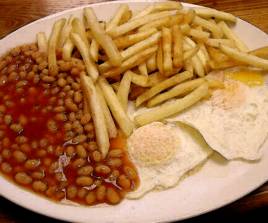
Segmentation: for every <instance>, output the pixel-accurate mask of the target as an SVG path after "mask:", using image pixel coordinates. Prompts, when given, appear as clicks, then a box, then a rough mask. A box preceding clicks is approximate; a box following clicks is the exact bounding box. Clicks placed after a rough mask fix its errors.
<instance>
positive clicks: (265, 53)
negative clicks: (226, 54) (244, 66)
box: [249, 46, 268, 59]
mask: <svg viewBox="0 0 268 223" xmlns="http://www.w3.org/2000/svg"><path fill="white" fill-rule="evenodd" d="M249 53H250V54H252V55H255V56H257V57H261V58H263V59H268V46H264V47H261V48H258V49H255V50H253V51H250V52H249Z"/></svg>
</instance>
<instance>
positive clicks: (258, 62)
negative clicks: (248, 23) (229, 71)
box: [220, 45, 268, 70]
mask: <svg viewBox="0 0 268 223" xmlns="http://www.w3.org/2000/svg"><path fill="white" fill-rule="evenodd" d="M220 49H221V51H222V52H223V53H225V54H226V55H228V56H229V57H230V58H232V59H234V60H236V61H239V62H241V63H244V64H248V65H251V66H253V67H257V68H261V69H264V70H268V60H267V59H262V58H260V57H257V56H254V55H251V54H248V53H244V52H239V51H238V50H236V49H233V48H231V47H228V46H224V45H220Z"/></svg>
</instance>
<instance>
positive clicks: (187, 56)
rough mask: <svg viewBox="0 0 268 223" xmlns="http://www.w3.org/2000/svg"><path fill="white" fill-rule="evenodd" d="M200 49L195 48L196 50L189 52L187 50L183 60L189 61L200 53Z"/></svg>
mask: <svg viewBox="0 0 268 223" xmlns="http://www.w3.org/2000/svg"><path fill="white" fill-rule="evenodd" d="M199 49H200V47H199V46H195V47H194V48H191V49H189V50H186V51H185V52H184V53H183V60H184V61H186V60H189V59H190V58H192V57H193V56H194V55H196V53H197V52H198V51H199Z"/></svg>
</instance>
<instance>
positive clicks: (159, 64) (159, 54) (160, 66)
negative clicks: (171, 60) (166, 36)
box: [156, 41, 164, 74]
mask: <svg viewBox="0 0 268 223" xmlns="http://www.w3.org/2000/svg"><path fill="white" fill-rule="evenodd" d="M162 45H163V44H162V41H161V42H159V44H158V50H157V54H156V64H157V68H158V70H159V72H160V73H161V74H164V67H163V46H162Z"/></svg>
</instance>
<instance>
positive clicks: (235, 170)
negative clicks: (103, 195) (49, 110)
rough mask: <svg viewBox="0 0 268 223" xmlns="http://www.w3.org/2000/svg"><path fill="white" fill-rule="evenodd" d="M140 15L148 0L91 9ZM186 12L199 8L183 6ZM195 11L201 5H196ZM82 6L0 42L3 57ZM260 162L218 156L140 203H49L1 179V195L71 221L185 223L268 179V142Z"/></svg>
mask: <svg viewBox="0 0 268 223" xmlns="http://www.w3.org/2000/svg"><path fill="white" fill-rule="evenodd" d="M122 2H124V3H126V2H127V3H128V4H129V5H130V7H131V8H132V9H133V10H139V9H142V8H144V7H145V6H147V5H148V4H149V1H134V0H132V1H116V2H106V3H100V4H93V5H90V6H91V7H93V8H94V10H95V12H96V14H97V16H98V18H99V19H101V20H106V19H108V18H109V17H110V16H111V15H113V13H114V12H115V10H116V8H117V7H118V5H119V4H120V3H122ZM184 6H187V7H193V6H194V5H190V4H184ZM195 7H196V6H195ZM82 8H83V7H78V8H74V9H70V10H66V11H63V12H60V13H57V14H55V15H51V16H48V17H46V18H43V19H40V20H38V21H35V22H33V23H31V24H29V25H27V26H24V27H22V28H20V29H18V30H17V31H15V32H13V33H11V34H10V35H8V36H6V37H5V38H3V39H2V40H0V55H2V54H3V53H4V52H6V51H7V50H8V49H10V48H12V47H15V46H18V45H20V44H23V43H30V42H33V41H34V40H35V34H36V33H37V32H40V31H44V32H46V33H47V34H49V32H50V30H51V27H52V24H53V23H54V22H55V21H56V20H57V19H59V18H62V17H67V16H69V15H70V14H74V15H76V16H81V14H82V13H81V11H82ZM234 31H235V32H236V33H237V34H238V35H239V36H240V37H241V39H242V40H244V41H245V42H246V43H247V44H248V46H249V47H250V48H252V49H254V48H257V47H261V46H264V45H268V36H267V35H266V34H265V33H264V32H262V31H261V30H259V29H257V28H256V27H254V26H252V25H251V24H249V23H247V22H245V21H242V20H238V22H237V25H236V26H235V27H234ZM264 147H266V150H265V152H264V156H263V158H262V159H261V160H260V161H259V162H251V163H247V162H241V161H232V162H227V161H225V160H224V159H222V158H221V157H220V156H218V155H214V156H213V157H212V158H211V159H210V160H209V161H208V162H207V163H206V164H205V165H204V166H203V168H202V169H201V170H200V171H198V172H197V173H195V174H194V175H192V176H190V177H187V178H185V179H184V180H182V181H181V182H180V183H179V185H177V186H176V187H175V188H172V189H169V190H166V191H162V192H153V193H149V194H147V195H146V196H145V197H144V198H142V199H140V200H124V201H123V202H122V203H120V204H119V205H116V206H105V207H85V206H71V205H64V204H59V203H54V202H52V201H49V200H46V199H44V198H42V197H40V196H37V195H35V194H33V193H31V192H29V191H26V190H24V189H21V188H20V187H18V186H16V185H15V184H13V183H11V182H9V181H7V180H5V179H4V178H3V177H0V193H1V195H2V196H3V197H5V198H7V199H9V200H11V201H12V202H14V203H16V204H18V205H21V206H23V207H25V208H28V209H30V210H32V211H35V212H38V213H40V214H44V215H47V216H50V217H54V218H58V219H62V220H67V221H72V222H117V223H118V222H162V221H172V220H181V219H185V218H189V217H192V216H196V215H199V214H202V213H206V212H208V211H211V210H214V209H216V208H219V207H221V206H223V205H226V204H228V203H230V202H233V201H235V200H237V199H239V198H241V197H242V196H244V195H246V194H247V193H249V192H251V191H252V190H254V189H256V188H257V187H259V186H260V185H262V184H263V183H265V182H266V181H267V180H268V171H267V167H268V149H267V147H268V142H266V144H265V145H264Z"/></svg>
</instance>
